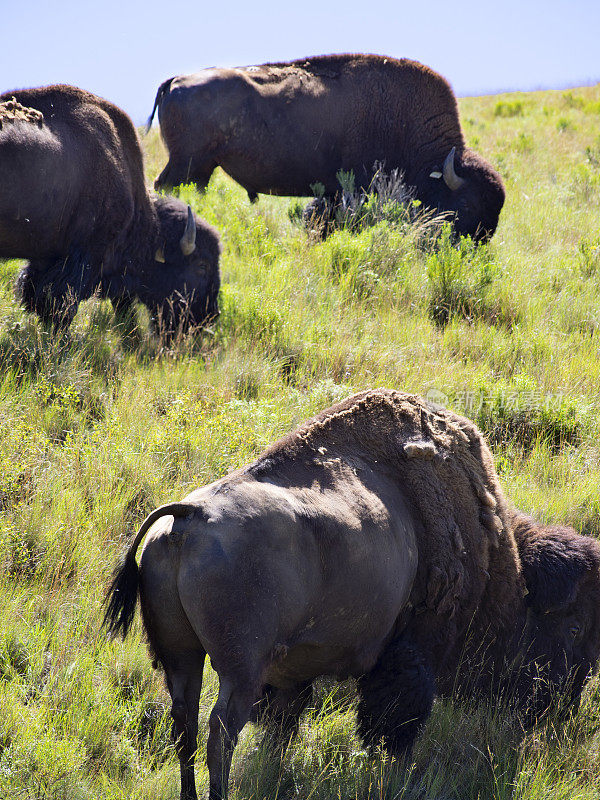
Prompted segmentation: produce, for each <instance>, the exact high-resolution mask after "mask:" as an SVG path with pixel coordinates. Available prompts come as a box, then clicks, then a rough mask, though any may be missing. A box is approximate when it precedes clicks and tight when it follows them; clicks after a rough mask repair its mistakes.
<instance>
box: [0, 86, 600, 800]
mask: <svg viewBox="0 0 600 800" xmlns="http://www.w3.org/2000/svg"><path fill="white" fill-rule="evenodd" d="M460 106H461V113H462V118H463V124H464V128H465V133H466V137H467V140H468V142H469V144H471V145H472V146H473V147H475V148H477V149H478V150H479V151H480V152H482V153H483V154H484V155H485V156H487V157H488V158H489V159H490V160H491V161H492V162H493V163H494V164H496V165H497V166H498V168H499V170H500V171H501V173H502V175H503V177H504V180H505V182H506V187H507V201H506V206H505V209H504V211H503V213H502V217H501V221H500V226H499V228H498V231H497V234H496V236H495V237H494V239H493V240H492V242H491V243H490V244H489V245H487V246H485V247H481V248H479V249H474V248H472V247H471V246H470V245H469V243H468V242H463V243H462V244H461V246H460V247H458V248H456V249H453V248H451V247H450V246H449V243H448V242H447V241H445V242H444V241H442V244H441V246H440V247H438V248H435V247H433V246H432V244H431V242H430V241H429V242H428V241H427V239H423V238H422V237H420V236H419V234H418V232H417V231H416V230H411V229H408V230H407V229H406V226H405V225H402V224H399V223H398V224H396V223H395V222H394V220H393V219H392V220H391V221H383V222H379V223H377V224H376V225H374V226H373V227H370V228H366V229H364V230H362V231H361V232H359V233H350V232H348V231H344V230H341V231H337V232H336V233H334V234H333V235H332V236H331V237H330V238H329V239H328V240H327V241H325V242H320V243H314V242H313V241H310V240H309V239H307V237H306V235H305V234H304V233H303V231H302V230H300V229H299V228H298V226H297V225H294V224H293V223H292V222H291V221H290V214H289V213H288V211H290V210H291V211H292V214H291V216H292V217H293V216H294V213H293V212H294V207H295V201H294V200H287V199H283V198H264V197H262V198H261V199H260V201H259V202H258V203H257V204H256V205H250V203H249V202H248V200H247V197H246V194H245V193H244V192H243V191H242V190H241V189H240V188H239V187H238V186H236V185H235V184H234V183H232V182H231V181H230V180H229V179H228V178H227V177H226V176H224V175H223V174H222V173H217V174H216V175H215V176H214V178H213V180H212V182H211V184H210V187H209V190H208V192H207V193H206V195H205V196H203V197H200V196H198V194H197V193H196V192H195V190H194V189H193V188H192V187H185V188H182V189H181V190H180V194H181V196H182V197H183V198H185V199H186V200H188V201H189V202H191V204H192V206H193V207H194V208H195V209H196V210H197V211H198V212H199V213H200V214H201V215H202V216H204V217H205V218H206V219H207V220H208V221H209V222H211V223H213V224H215V225H216V226H217V227H218V228H219V230H220V231H221V233H222V238H223V244H224V253H223V259H222V278H223V289H222V294H221V309H222V311H221V317H220V319H219V321H218V323H216V324H215V325H214V326H212V328H211V329H210V330H208V331H206V332H204V333H199V334H195V335H192V336H189V337H187V338H185V339H182V340H180V341H178V342H176V343H175V344H174V345H168V346H167V344H166V343H165V342H162V341H160V340H159V339H157V338H156V337H155V336H154V335H153V334H152V333H151V332H150V331H149V329H148V320H147V315H145V314H144V312H143V310H140V311H139V312H138V320H137V323H136V324H133V325H130V326H128V327H125V326H119V325H118V324H117V323H116V321H115V318H114V315H113V313H112V310H111V308H110V306H109V305H108V304H105V303H96V302H89V303H87V304H85V305H84V306H83V307H82V309H81V310H80V312H79V314H78V316H77V318H76V321H75V323H74V325H73V327H72V328H71V330H70V331H69V332H68V333H66V334H62V335H60V336H57V335H52V334H51V333H50V332H48V331H46V330H44V329H43V328H42V327H41V326H40V325H39V324H38V322H37V321H36V320H35V319H33V318H31V317H27V316H26V315H25V314H24V313H23V312H22V311H21V310H20V309H19V308H18V307H17V306H16V305H15V303H14V301H13V299H12V288H11V286H12V281H13V278H14V275H15V273H16V271H17V269H18V266H19V265H18V263H17V262H15V261H8V262H3V263H0V370H1V372H0V374H1V375H2V377H1V379H0V424H1V426H2V434H3V435H2V437H1V439H0V512H1V513H0V564H1V566H2V569H1V571H0V593H1V598H2V602H1V603H0V623H1V624H0V797H2V798H6V799H7V800H9V799H12V798H14V799H15V800H16V799H17V798H64V799H65V800H79V798H81V799H82V800H83V799H84V798H85V799H87V798H89V800H92V798H93V800H96V799H98V800H100V799H101V800H117V799H119V800H121V799H122V798H123V799H124V798H148V800H150V798H152V800H168V799H170V798H176V797H178V793H179V777H178V766H177V763H176V759H175V757H174V752H173V748H172V746H171V744H170V740H169V724H168V708H169V702H168V697H167V693H166V691H165V689H164V687H163V685H162V679H161V676H160V675H159V674H157V673H154V672H153V671H152V668H151V666H150V661H149V659H148V657H147V654H146V651H145V646H144V644H143V638H142V636H141V633H140V628H139V624H136V629H135V632H134V635H133V636H132V637H131V638H130V639H128V640H127V642H126V643H125V644H122V643H120V642H114V643H113V642H108V641H107V640H106V638H105V636H104V635H103V633H102V632H101V631H100V628H99V626H100V620H101V601H102V596H103V592H104V587H105V585H106V582H107V579H108V576H109V574H110V571H111V569H112V566H113V563H114V561H115V559H116V557H117V555H118V554H119V552H120V551H121V549H122V548H123V547H124V545H125V544H126V542H127V541H128V540H129V537H130V536H131V535H132V533H133V532H134V530H135V528H136V526H137V525H138V524H139V522H140V521H141V519H142V518H143V517H144V515H145V514H146V513H147V512H148V511H149V510H150V509H152V508H153V507H154V506H155V505H157V504H159V503H162V502H165V501H167V500H169V499H178V498H180V497H182V496H183V495H184V494H185V493H186V492H188V491H190V490H191V489H192V488H194V487H196V486H199V485H202V484H203V483H206V482H208V481H211V480H214V479H215V478H217V477H219V476H221V475H224V474H226V473H227V472H228V471H229V470H231V469H233V468H235V467H237V466H239V465H241V464H243V463H244V462H247V461H249V460H251V459H253V458H254V457H255V456H256V455H257V453H259V452H260V450H261V449H262V448H263V447H265V446H266V445H267V444H268V443H269V442H271V441H273V440H274V439H275V438H276V437H278V436H280V435H281V434H283V433H284V432H286V431H288V430H290V429H291V428H293V426H294V425H296V424H297V423H299V422H300V421H302V420H303V419H305V418H306V417H308V416H309V415H310V414H312V413H314V412H316V411H317V410H319V409H321V408H323V407H325V406H327V405H328V404H330V403H332V402H334V401H336V400H338V399H340V398H342V397H344V396H345V395H346V394H348V393H350V392H351V391H353V390H358V389H360V388H364V387H367V386H388V387H394V388H399V389H403V390H408V391H414V392H419V393H422V394H425V393H427V392H428V391H431V390H437V392H438V393H439V392H441V393H442V394H443V395H445V396H446V397H447V398H448V400H447V402H448V403H449V404H450V405H451V406H452V407H453V408H455V409H456V410H457V411H459V412H462V413H466V414H467V415H469V416H470V417H472V418H473V419H474V420H475V421H476V422H477V423H478V424H479V425H480V426H481V427H482V429H483V430H484V431H485V433H486V435H488V436H489V438H490V441H491V443H492V445H493V448H494V451H495V455H496V458H497V464H498V470H499V473H500V477H501V480H502V483H503V485H504V487H505V489H506V492H507V494H508V495H509V496H510V497H511V498H512V499H513V500H514V501H515V502H516V503H517V504H518V505H519V506H521V507H522V508H523V509H525V510H526V511H528V512H530V513H532V514H534V515H536V516H538V517H540V518H541V519H544V520H549V519H556V520H561V521H565V522H567V523H569V524H572V525H574V526H575V527H577V528H578V529H580V530H583V531H585V532H586V533H589V534H592V535H595V536H600V499H599V495H598V486H599V484H600V446H599V444H598V441H599V435H600V423H599V419H600V417H599V411H600V394H599V390H598V386H599V385H600V140H599V138H598V125H599V123H600V87H598V86H596V87H590V88H586V89H573V90H570V91H569V92H538V93H516V94H512V95H506V96H499V97H498V96H495V97H480V98H467V99H463V100H461V101H460ZM145 146H146V148H147V151H148V164H147V169H148V177H149V178H153V177H154V176H155V175H156V174H157V173H158V171H159V170H160V169H161V168H162V165H163V164H164V151H163V150H162V146H161V144H160V141H159V139H158V137H157V135H156V133H153V134H151V135H150V137H148V138H147V139H146V140H145ZM215 692H216V682H215V678H214V675H213V674H212V672H211V671H210V669H208V668H207V671H206V680H205V688H204V690H203V695H202V702H201V734H200V758H199V763H198V769H197V781H198V786H199V790H201V791H203V792H205V791H206V787H207V772H206V768H205V765H204V755H203V753H204V743H205V739H206V735H207V719H208V714H209V711H210V707H211V704H212V702H213V701H214V697H215ZM599 699H600V687H599V686H598V684H597V683H596V682H595V683H594V684H593V685H592V686H591V687H590V688H589V690H588V692H587V694H586V698H585V702H584V703H583V705H582V708H581V709H580V711H579V712H578V714H577V715H576V717H575V718H574V719H572V720H571V721H570V722H569V723H568V725H567V726H566V728H559V727H557V726H555V725H554V724H553V723H551V722H550V723H548V724H547V725H546V726H545V727H542V728H540V729H537V730H535V731H533V732H530V733H528V734H523V733H522V731H520V729H519V726H518V724H517V722H516V720H515V719H514V718H513V717H512V716H511V715H510V714H508V713H507V712H506V711H504V710H502V709H500V708H498V707H494V706H476V705H474V704H473V703H471V702H470V701H468V700H463V701H456V702H454V703H450V702H448V701H439V702H436V705H435V708H434V712H433V715H432V719H431V721H430V723H429V725H428V727H427V729H426V731H425V733H424V735H423V736H422V737H421V739H420V740H419V742H418V744H417V746H416V748H415V751H414V765H413V767H412V769H411V771H410V772H409V773H402V772H398V771H397V770H395V768H394V767H393V765H392V766H390V765H389V764H387V763H386V762H385V761H384V760H382V759H381V758H380V757H369V756H368V755H367V754H366V753H365V752H364V751H363V750H362V747H361V745H360V742H359V741H358V740H357V738H356V736H355V734H354V705H353V702H354V701H353V695H352V691H351V687H350V689H345V690H344V691H340V690H334V689H333V687H332V686H331V685H329V684H326V683H324V684H323V685H322V686H321V687H320V689H319V692H318V697H317V702H316V703H315V707H314V708H313V709H312V710H310V711H309V713H308V715H307V717H306V718H305V720H304V721H303V723H302V728H301V733H300V737H299V739H298V741H297V742H296V744H295V745H294V746H293V747H292V748H291V749H290V751H289V752H288V753H287V754H286V755H285V756H284V757H283V758H281V759H277V758H276V759H272V758H271V759H268V758H267V757H266V755H265V752H264V750H263V749H262V748H261V745H260V733H259V732H258V731H256V730H255V729H253V728H252V727H251V726H247V729H246V730H245V731H244V734H243V736H242V741H241V743H240V745H239V747H238V749H237V751H236V755H235V758H234V769H233V778H232V785H233V797H234V798H242V797H244V798H248V797H254V798H258V799H262V798H281V799H282V800H287V798H292V797H300V798H306V800H308V798H314V799H315V800H317V799H320V798H323V800H325V798H327V799H328V798H331V797H336V798H341V799H342V800H351V799H352V800H363V799H364V798H373V800H375V798H392V797H403V798H407V799H408V798H411V799H412V798H419V799H421V798H423V800H448V799H449V798H456V799H457V800H476V798H481V800H489V799H490V798H494V800H508V798H511V799H515V800H542V799H543V800H547V798H565V800H567V799H569V800H571V798H581V800H588V798H589V799H590V800H591V798H597V797H598V786H599V785H600V761H599V760H598V748H599V747H600V712H599V711H598V708H599V703H598V700H599Z"/></svg>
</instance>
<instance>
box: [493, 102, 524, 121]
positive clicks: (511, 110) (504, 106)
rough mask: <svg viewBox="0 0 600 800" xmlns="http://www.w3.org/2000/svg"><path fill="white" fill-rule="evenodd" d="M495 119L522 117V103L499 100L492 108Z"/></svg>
mask: <svg viewBox="0 0 600 800" xmlns="http://www.w3.org/2000/svg"><path fill="white" fill-rule="evenodd" d="M494 116H495V117H522V116H523V103H522V101H521V100H512V101H511V100H499V101H498V102H497V103H496V105H495V106H494Z"/></svg>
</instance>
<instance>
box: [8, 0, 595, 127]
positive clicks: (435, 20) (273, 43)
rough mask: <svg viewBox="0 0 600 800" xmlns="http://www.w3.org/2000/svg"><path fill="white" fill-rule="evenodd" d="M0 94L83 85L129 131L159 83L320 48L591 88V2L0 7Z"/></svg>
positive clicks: (462, 72)
mask: <svg viewBox="0 0 600 800" xmlns="http://www.w3.org/2000/svg"><path fill="white" fill-rule="evenodd" d="M0 12H1V19H2V37H1V46H0V91H6V90H9V89H16V88H21V87H28V86H40V85H45V84H50V83H71V84H75V85H77V86H81V87H83V88H85V89H89V90H90V91H92V92H95V93H96V94H99V95H101V96H103V97H106V98H108V99H109V100H112V101H113V102H114V103H117V105H120V106H121V107H122V108H124V109H125V110H126V111H127V112H128V113H129V114H130V115H131V116H132V118H133V120H134V122H135V123H136V124H138V125H139V124H142V123H143V122H144V121H145V119H146V117H147V116H148V114H149V113H150V111H151V108H152V103H153V101H154V95H155V93H156V89H157V87H158V85H159V84H160V83H161V82H162V81H163V80H165V79H166V78H169V77H171V76H172V75H177V74H181V73H187V72H195V71H197V70H199V69H202V68H204V67H209V66H214V65H217V66H235V65H242V64H259V63H262V62H265V61H288V60H291V59H293V58H301V57H304V56H309V55H316V54H320V53H343V52H371V53H382V54H385V55H391V56H395V57H397V58H402V57H407V58H414V59H416V60H417V61H421V62H423V63H424V64H428V65H429V66H431V67H433V68H434V69H436V70H437V71H438V72H440V73H441V74H442V75H444V76H445V77H446V78H447V79H448V80H449V81H450V83H451V84H452V86H453V88H454V90H455V91H456V93H457V94H459V95H473V94H488V93H496V92H501V91H508V90H516V89H522V90H529V89H537V88H547V89H552V88H557V89H559V88H565V87H567V86H578V85H584V84H590V83H596V82H598V81H600V0H572V1H571V2H569V1H568V0H545V2H543V1H542V0H520V2H519V1H518V0H504V2H498V0H496V2H494V3H487V2H485V0H479V2H474V1H473V0H455V2H442V1H441V0H427V2H419V0H412V2H410V3H408V2H402V1H401V0H398V1H397V2H391V1H390V0H371V1H369V0H360V1H358V0H344V2H331V1H330V2H328V3H325V2H322V0H321V1H320V2H317V0H300V2H295V3H290V2H289V1H288V2H286V0H283V2H282V1H281V0H280V1H279V2H271V0H264V2H261V0H255V1H254V2H253V3H250V2H241V1H240V0H230V2H228V3H219V2H214V0H213V2H212V3H210V4H208V3H202V2H196V3H189V2H184V1H183V0H161V2H158V0H144V2H141V0H131V2H128V1H127V0H121V2H117V0H104V1H103V2H99V3H89V2H86V0H79V2H76V0H55V2H53V3H49V2H47V1H45V2H42V1H41V0H29V2H27V3H25V2H15V0H0Z"/></svg>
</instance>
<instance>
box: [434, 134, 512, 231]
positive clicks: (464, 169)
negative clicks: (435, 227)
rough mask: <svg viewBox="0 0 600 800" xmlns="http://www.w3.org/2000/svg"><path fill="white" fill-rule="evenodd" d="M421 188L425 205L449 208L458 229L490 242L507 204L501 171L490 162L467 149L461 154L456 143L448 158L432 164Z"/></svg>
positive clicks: (449, 217)
mask: <svg viewBox="0 0 600 800" xmlns="http://www.w3.org/2000/svg"><path fill="white" fill-rule="evenodd" d="M422 183H423V186H422V189H421V187H420V189H421V190H420V191H419V192H418V196H419V198H420V199H421V200H422V201H423V203H424V205H426V206H429V207H430V208H436V209H437V210H438V211H439V212H446V213H447V214H448V220H449V221H451V222H452V223H453V226H454V230H455V231H456V233H457V234H459V235H461V236H471V237H472V238H473V239H474V240H475V241H477V242H486V241H488V240H489V239H490V238H491V237H492V236H493V235H494V232H495V230H496V227H497V225H498V218H499V217H500V211H501V210H502V206H503V205H504V186H503V184H502V179H501V178H500V175H498V173H497V172H496V171H495V170H494V169H493V168H492V166H491V165H490V164H488V162H487V161H486V160H485V159H483V158H482V157H481V156H479V155H478V154H477V153H474V152H473V151H472V150H468V149H465V150H463V151H462V152H461V153H460V155H459V154H457V152H456V148H455V147H453V148H452V149H451V150H450V152H449V153H448V154H447V155H446V157H445V159H444V162H443V163H440V164H433V165H431V169H430V170H429V172H428V175H427V176H426V177H425V178H424V181H423V182H422Z"/></svg>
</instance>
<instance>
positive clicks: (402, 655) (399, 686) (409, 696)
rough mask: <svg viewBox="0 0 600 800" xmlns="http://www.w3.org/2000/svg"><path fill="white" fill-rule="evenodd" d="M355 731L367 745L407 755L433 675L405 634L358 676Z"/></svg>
mask: <svg viewBox="0 0 600 800" xmlns="http://www.w3.org/2000/svg"><path fill="white" fill-rule="evenodd" d="M358 694H359V702H358V710H357V717H358V732H359V734H360V736H361V738H362V740H363V742H364V743H365V745H366V746H367V747H369V748H373V747H374V746H376V745H378V744H380V743H381V742H383V746H384V747H385V749H386V750H387V752H388V753H390V754H391V755H395V756H398V757H403V758H406V757H407V756H409V755H410V751H411V748H412V746H413V744H414V741H415V738H416V737H417V734H418V733H419V731H420V730H421V728H422V726H423V724H424V723H425V720H426V719H427V717H428V716H429V714H430V713H431V709H432V707H433V698H434V694H435V676H434V674H433V671H432V669H431V665H430V664H428V663H427V661H426V659H425V657H424V656H423V654H422V653H421V652H420V651H419V649H418V648H417V647H416V646H415V645H414V644H413V643H412V642H411V641H410V639H409V638H408V637H407V636H399V637H398V638H397V639H394V640H393V641H392V642H390V644H388V645H387V647H386V648H385V650H384V651H383V653H382V654H381V655H380V656H379V659H378V661H377V663H376V664H375V666H374V667H373V669H372V670H371V671H370V672H367V673H366V674H364V675H361V676H360V677H359V679H358Z"/></svg>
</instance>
